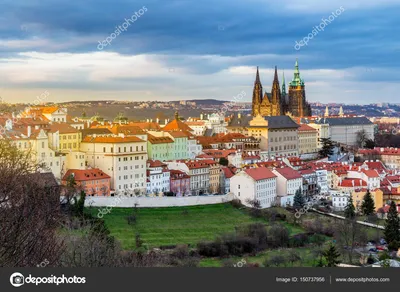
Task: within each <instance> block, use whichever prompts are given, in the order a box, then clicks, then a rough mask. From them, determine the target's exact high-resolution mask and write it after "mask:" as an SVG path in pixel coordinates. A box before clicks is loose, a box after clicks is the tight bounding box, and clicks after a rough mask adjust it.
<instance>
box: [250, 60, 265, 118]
mask: <svg viewBox="0 0 400 292" xmlns="http://www.w3.org/2000/svg"><path fill="white" fill-rule="evenodd" d="M262 94H263V89H262V85H261V81H260V73H259V72H258V66H257V73H256V80H255V81H254V88H253V100H252V114H253V116H254V117H255V116H257V115H259V114H260V105H261V102H262Z"/></svg>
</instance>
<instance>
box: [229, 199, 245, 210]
mask: <svg viewBox="0 0 400 292" xmlns="http://www.w3.org/2000/svg"><path fill="white" fill-rule="evenodd" d="M230 203H231V205H232V207H233V208H236V209H239V208H242V207H243V204H242V202H241V201H240V200H238V199H234V200H232V201H230Z"/></svg>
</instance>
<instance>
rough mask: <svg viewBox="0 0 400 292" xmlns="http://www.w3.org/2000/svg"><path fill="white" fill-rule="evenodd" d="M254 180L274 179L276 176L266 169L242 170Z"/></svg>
mask: <svg viewBox="0 0 400 292" xmlns="http://www.w3.org/2000/svg"><path fill="white" fill-rule="evenodd" d="M244 171H245V172H246V173H247V174H248V175H249V176H250V177H252V178H253V179H254V180H263V179H269V178H275V177H276V175H275V174H274V173H273V172H272V171H271V170H270V169H268V168H266V167H258V168H249V169H245V170H244Z"/></svg>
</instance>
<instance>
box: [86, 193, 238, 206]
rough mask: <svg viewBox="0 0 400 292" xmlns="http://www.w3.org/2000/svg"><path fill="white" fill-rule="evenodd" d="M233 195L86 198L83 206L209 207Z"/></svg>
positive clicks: (231, 198) (229, 198) (225, 200)
mask: <svg viewBox="0 0 400 292" xmlns="http://www.w3.org/2000/svg"><path fill="white" fill-rule="evenodd" d="M233 199H234V195H233V194H228V195H221V196H189V197H154V198H152V197H150V198H149V197H127V196H115V197H86V200H85V206H87V207H89V206H92V207H117V208H131V207H134V206H135V204H137V207H139V208H159V207H179V206H196V205H210V204H221V203H226V202H230V201H232V200H233Z"/></svg>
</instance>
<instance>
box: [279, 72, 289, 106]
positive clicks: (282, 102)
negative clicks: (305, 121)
mask: <svg viewBox="0 0 400 292" xmlns="http://www.w3.org/2000/svg"><path fill="white" fill-rule="evenodd" d="M281 104H282V106H281V108H282V114H285V113H286V112H287V111H288V100H287V95H286V81H285V71H283V74H282V94H281Z"/></svg>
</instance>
